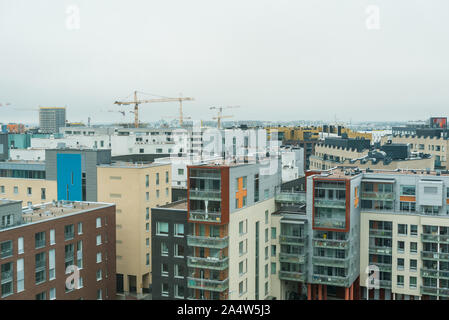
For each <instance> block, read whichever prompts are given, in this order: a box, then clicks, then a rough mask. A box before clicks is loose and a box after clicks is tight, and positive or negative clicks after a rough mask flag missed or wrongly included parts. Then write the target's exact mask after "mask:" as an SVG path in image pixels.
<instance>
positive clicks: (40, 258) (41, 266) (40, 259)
mask: <svg viewBox="0 0 449 320" xmlns="http://www.w3.org/2000/svg"><path fill="white" fill-rule="evenodd" d="M35 263H36V264H35V266H36V270H35V279H36V284H39V283H42V282H44V281H45V280H46V270H45V268H46V264H45V252H41V253H38V254H36V255H35Z"/></svg>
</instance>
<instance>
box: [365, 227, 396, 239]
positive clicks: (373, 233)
mask: <svg viewBox="0 0 449 320" xmlns="http://www.w3.org/2000/svg"><path fill="white" fill-rule="evenodd" d="M369 235H370V237H378V238H391V237H392V236H393V231H391V230H382V229H369Z"/></svg>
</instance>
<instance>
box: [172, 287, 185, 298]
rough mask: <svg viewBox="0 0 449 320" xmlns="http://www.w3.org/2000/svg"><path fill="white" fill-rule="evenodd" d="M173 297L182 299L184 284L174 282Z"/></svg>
mask: <svg viewBox="0 0 449 320" xmlns="http://www.w3.org/2000/svg"><path fill="white" fill-rule="evenodd" d="M174 288H175V298H179V299H184V286H182V285H180V284H175V287H174Z"/></svg>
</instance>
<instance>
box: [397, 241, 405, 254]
mask: <svg viewBox="0 0 449 320" xmlns="http://www.w3.org/2000/svg"><path fill="white" fill-rule="evenodd" d="M404 250H405V242H404V241H398V252H399V253H404Z"/></svg>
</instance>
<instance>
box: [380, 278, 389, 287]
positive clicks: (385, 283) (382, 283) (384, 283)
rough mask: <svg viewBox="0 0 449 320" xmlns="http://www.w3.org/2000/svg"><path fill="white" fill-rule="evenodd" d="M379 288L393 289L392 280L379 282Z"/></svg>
mask: <svg viewBox="0 0 449 320" xmlns="http://www.w3.org/2000/svg"><path fill="white" fill-rule="evenodd" d="M379 287H381V288H383V289H389V288H391V280H379Z"/></svg>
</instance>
